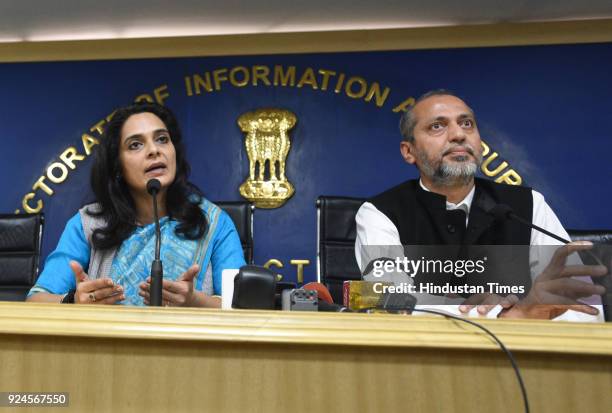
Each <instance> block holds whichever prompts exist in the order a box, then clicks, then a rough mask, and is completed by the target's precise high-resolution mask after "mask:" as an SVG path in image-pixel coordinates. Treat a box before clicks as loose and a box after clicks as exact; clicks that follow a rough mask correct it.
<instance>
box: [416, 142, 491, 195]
mask: <svg viewBox="0 0 612 413" xmlns="http://www.w3.org/2000/svg"><path fill="white" fill-rule="evenodd" d="M458 147H461V148H464V149H465V150H466V151H467V152H468V153H469V154H470V155H472V156H473V157H474V158H475V160H471V159H470V157H469V156H467V155H457V156H454V157H453V161H446V160H445V159H444V157H445V156H446V155H447V154H448V153H450V152H451V151H452V150H454V149H456V148H458ZM415 155H416V157H417V159H418V160H419V169H420V172H421V174H423V175H425V176H427V177H428V178H430V179H431V180H432V181H433V183H434V184H435V185H439V186H452V185H457V184H459V185H461V184H463V185H466V184H468V183H470V182H471V181H472V179H474V175H476V172H477V171H478V168H479V167H480V165H481V164H482V152H478V153H477V152H476V151H475V150H474V148H472V146H471V145H468V144H464V145H452V146H451V147H449V148H445V150H444V151H443V152H442V155H441V156H440V158H439V159H435V160H432V159H430V158H428V157H427V155H426V154H425V152H423V151H421V150H417V151H416V154H415Z"/></svg>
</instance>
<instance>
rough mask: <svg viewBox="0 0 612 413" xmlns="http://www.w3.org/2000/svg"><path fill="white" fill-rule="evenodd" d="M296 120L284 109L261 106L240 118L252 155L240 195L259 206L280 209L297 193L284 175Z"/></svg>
mask: <svg viewBox="0 0 612 413" xmlns="http://www.w3.org/2000/svg"><path fill="white" fill-rule="evenodd" d="M296 121H297V118H296V117H295V115H294V114H293V113H291V112H289V111H288V110H284V109H259V110H256V111H253V112H247V113H244V114H242V115H241V116H240V117H239V118H238V126H240V129H241V130H242V131H243V132H245V133H246V140H245V146H246V151H247V155H248V157H249V177H248V178H247V180H246V181H245V182H244V183H243V184H242V185H240V195H242V196H243V197H244V198H246V199H248V200H249V201H251V202H253V203H254V204H255V206H256V207H258V208H278V207H280V206H282V205H283V204H284V203H285V202H287V200H288V199H289V198H291V196H292V195H293V193H294V192H295V189H294V188H293V185H291V183H290V182H289V181H288V180H287V177H286V176H285V161H286V159H287V154H288V153H289V148H290V147H291V142H290V141H289V133H288V131H289V130H290V129H291V128H293V126H295V123H296Z"/></svg>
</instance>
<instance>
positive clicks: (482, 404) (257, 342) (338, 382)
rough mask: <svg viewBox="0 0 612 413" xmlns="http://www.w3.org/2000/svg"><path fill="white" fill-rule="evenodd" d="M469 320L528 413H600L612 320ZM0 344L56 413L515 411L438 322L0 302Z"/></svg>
mask: <svg viewBox="0 0 612 413" xmlns="http://www.w3.org/2000/svg"><path fill="white" fill-rule="evenodd" d="M482 323H483V324H484V325H485V326H486V327H488V328H489V329H490V330H492V331H493V332H494V333H496V334H497V335H498V336H499V338H500V339H501V340H502V341H503V342H504V343H505V344H506V345H507V346H508V347H509V348H510V349H511V350H512V351H513V352H514V354H515V357H516V359H517V361H518V364H519V366H520V368H521V371H522V373H523V377H524V379H525V383H526V386H527V391H528V394H529V398H530V402H531V407H532V411H533V412H555V413H558V412H574V411H584V412H589V413H595V412H606V413H608V412H610V411H612V325H610V324H573V323H571V324H570V323H562V322H541V321H528V320H521V321H513V320H482ZM0 346H1V347H0V348H1V349H2V350H1V351H0V365H1V366H2V368H1V369H0V391H45V392H51V391H56V392H69V393H70V407H69V408H68V409H66V408H64V409H59V408H56V409H54V410H53V411H56V412H64V411H74V412H110V411H112V412H139V411H142V412H183V411H184V412H190V411H193V412H195V411H198V412H203V411H210V412H216V413H217V412H232V413H236V412H245V413H246V412H248V413H251V412H266V413H268V412H374V413H390V412H407V411H416V412H423V411H427V412H429V411H439V412H447V411H457V412H463V413H465V412H485V411H495V412H496V413H497V412H520V411H522V400H521V397H520V392H519V387H518V384H517V382H516V378H515V376H514V373H513V371H512V369H511V367H510V363H509V362H508V360H507V359H506V356H505V355H504V354H503V353H502V352H501V351H500V350H499V349H498V347H497V345H496V344H495V343H494V342H493V341H492V340H491V339H490V338H489V337H487V336H486V335H485V334H484V333H483V332H481V331H480V330H478V329H476V328H475V327H473V326H469V325H467V324H465V323H459V322H457V321H452V320H447V319H444V318H442V317H439V318H437V317H429V316H419V317H411V316H399V315H379V314H329V313H319V314H314V313H312V314H310V313H286V312H280V311H279V312H271V311H220V310H205V309H177V308H157V309H152V308H134V307H130V308H123V307H118V306H117V307H115V306H113V307H110V306H87V305H82V306H79V305H61V304H35V303H0ZM1 410H3V409H0V411H1ZM28 410H30V411H36V412H40V411H41V410H42V409H20V410H19V411H23V412H26V411H28Z"/></svg>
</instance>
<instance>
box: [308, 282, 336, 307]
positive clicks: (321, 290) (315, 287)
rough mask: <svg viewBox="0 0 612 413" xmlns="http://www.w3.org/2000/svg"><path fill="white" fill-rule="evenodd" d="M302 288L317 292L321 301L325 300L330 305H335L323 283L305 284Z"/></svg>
mask: <svg viewBox="0 0 612 413" xmlns="http://www.w3.org/2000/svg"><path fill="white" fill-rule="evenodd" d="M302 288H303V289H305V290H312V291H316V292H317V294H318V296H319V300H323V301H325V302H326V303H329V304H333V303H334V300H333V298H332V296H331V294H330V293H329V290H328V289H327V287H326V286H324V285H323V284H321V283H315V282H312V283H308V284H305V285H304V286H303V287H302Z"/></svg>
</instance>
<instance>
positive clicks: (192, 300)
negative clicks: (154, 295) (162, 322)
mask: <svg viewBox="0 0 612 413" xmlns="http://www.w3.org/2000/svg"><path fill="white" fill-rule="evenodd" d="M199 272H200V266H199V265H197V264H194V265H192V266H191V267H189V269H187V271H185V272H184V273H182V274H181V275H180V276H179V277H178V278H177V280H176V281H170V280H163V284H162V305H163V306H166V307H168V306H172V307H200V306H201V305H200V304H199V301H200V300H198V297H197V296H198V295H199V294H202V293H198V292H196V291H195V289H194V286H193V280H194V278H195V277H196V276H197V275H198V273H199ZM150 289H151V277H149V278H147V282H143V283H141V284H140V292H139V293H138V294H139V295H140V296H141V297H143V298H144V302H145V304H146V305H149V302H150V294H149V291H150Z"/></svg>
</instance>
